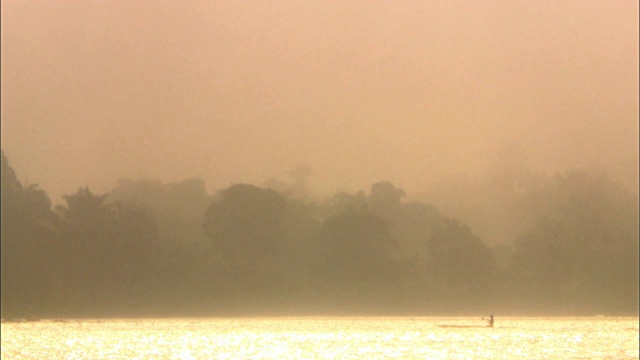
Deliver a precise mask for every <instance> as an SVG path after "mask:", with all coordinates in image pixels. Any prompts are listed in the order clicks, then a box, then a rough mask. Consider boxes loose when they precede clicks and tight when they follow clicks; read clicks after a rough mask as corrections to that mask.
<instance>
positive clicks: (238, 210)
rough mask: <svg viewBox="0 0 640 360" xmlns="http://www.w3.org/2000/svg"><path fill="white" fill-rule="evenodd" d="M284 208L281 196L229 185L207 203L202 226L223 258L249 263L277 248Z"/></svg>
mask: <svg viewBox="0 0 640 360" xmlns="http://www.w3.org/2000/svg"><path fill="white" fill-rule="evenodd" d="M286 211H287V209H286V202H285V200H284V198H283V197H282V196H281V195H280V194H278V193H277V192H275V191H273V190H268V189H262V188H259V187H257V186H253V185H245V184H239V185H233V186H231V187H229V188H227V189H225V190H223V191H221V192H220V200H219V201H216V202H214V203H212V204H211V205H210V206H209V208H208V209H207V211H206V213H205V219H204V224H203V227H204V230H205V232H206V234H207V235H208V236H209V237H210V238H211V239H212V240H213V242H214V244H215V246H216V247H217V248H218V249H220V251H221V252H222V253H223V254H224V256H225V257H226V258H227V259H229V260H231V261H233V262H235V263H251V262H255V261H258V260H261V259H264V258H265V257H267V256H270V255H273V254H274V253H275V252H276V251H277V250H278V247H279V243H280V241H281V239H282V237H283V235H284V231H285V216H286Z"/></svg>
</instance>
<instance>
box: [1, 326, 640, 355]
mask: <svg viewBox="0 0 640 360" xmlns="http://www.w3.org/2000/svg"><path fill="white" fill-rule="evenodd" d="M438 324H449V325H483V324H484V322H483V321H482V319H480V318H444V317H295V318H194V319H113V320H64V321H61V320H58V321H53V320H46V321H45V320H41V321H35V322H20V323H7V322H5V323H2V328H1V330H2V336H1V339H2V342H1V344H2V352H1V355H2V359H83V360H84V359H638V358H639V355H638V354H639V350H638V348H639V346H640V343H639V340H638V336H639V331H638V318H636V317H631V318H629V317H624V318H609V317H595V318H517V317H508V318H501V317H499V316H497V317H496V323H495V326H494V327H493V328H483V327H473V328H441V327H438V326H437V325H438Z"/></svg>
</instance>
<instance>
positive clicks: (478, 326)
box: [436, 324, 493, 328]
mask: <svg viewBox="0 0 640 360" xmlns="http://www.w3.org/2000/svg"><path fill="white" fill-rule="evenodd" d="M436 326H438V327H441V328H491V327H493V326H489V325H446V324H444V325H441V324H436Z"/></svg>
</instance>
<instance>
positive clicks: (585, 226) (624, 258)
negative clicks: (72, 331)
mask: <svg viewBox="0 0 640 360" xmlns="http://www.w3.org/2000/svg"><path fill="white" fill-rule="evenodd" d="M1 179H2V184H1V191H2V194H1V199H2V213H1V215H2V219H1V220H2V222H1V230H2V232H1V244H2V248H1V255H2V259H1V266H2V273H1V275H2V278H1V285H2V292H1V294H2V303H1V304H2V317H3V318H62V317H111V316H113V317H131V316H199V315H203V316H204V315H207V316H213V315H341V314H361V315H365V314H366V315H373V314H388V315H439V314H442V315H461V314H478V313H480V314H488V313H494V314H504V315H507V314H513V315H516V314H520V315H594V314H605V315H635V314H637V309H638V236H639V234H638V199H637V195H636V194H633V193H630V192H628V191H626V190H625V189H623V188H622V187H620V186H618V185H616V183H614V182H612V181H610V179H608V178H607V177H606V176H604V175H598V174H593V173H589V172H585V171H570V172H567V173H564V174H558V175H555V176H550V177H544V178H538V179H537V180H536V181H531V182H529V183H526V184H525V185H524V189H519V191H518V195H517V196H516V197H515V198H514V199H515V200H514V202H513V203H511V211H513V212H518V213H519V214H520V215H522V216H523V217H526V218H527V219H530V221H529V222H528V223H527V226H522V227H521V228H516V229H509V232H510V233H514V234H516V235H515V236H514V238H513V239H512V240H513V241H511V242H509V243H508V244H502V245H500V246H491V247H489V246H488V245H487V242H486V241H483V239H482V238H481V237H480V236H479V235H478V234H476V233H474V231H473V229H472V228H470V227H469V226H467V225H466V224H465V223H463V222H462V221H459V220H456V219H454V218H450V217H448V216H445V215H443V214H442V213H441V212H440V211H439V210H438V209H437V208H436V207H435V206H433V205H430V204H427V203H425V202H421V201H409V200H407V199H406V198H407V196H406V194H405V192H404V191H403V190H402V189H400V188H398V187H396V186H395V185H394V184H392V183H391V182H388V181H382V182H378V183H375V184H373V185H372V186H371V188H370V189H368V191H367V192H365V191H360V192H357V193H344V192H342V193H337V194H335V195H334V196H332V197H330V198H328V199H327V200H317V199H313V198H311V197H309V196H306V195H305V192H304V191H303V188H304V186H303V185H304V184H303V180H304V174H302V175H301V176H300V177H299V178H297V179H296V180H295V181H292V182H291V183H286V182H277V181H272V182H270V183H269V184H268V185H265V186H262V187H261V186H255V185H251V184H234V185H231V186H229V187H227V188H225V189H222V190H220V191H218V192H217V193H216V194H214V195H210V194H208V193H207V191H206V189H205V185H204V181H203V180H201V179H188V180H184V181H182V182H178V183H172V184H163V183H161V182H160V181H152V180H130V179H123V180H120V181H119V182H118V183H117V185H116V186H115V187H114V188H113V190H111V191H110V192H109V193H108V194H96V193H93V192H92V191H91V190H90V189H89V188H88V187H84V188H80V189H78V191H77V192H76V193H73V194H68V195H66V196H64V203H63V204H61V205H57V206H55V207H53V206H52V203H51V201H50V199H49V197H48V195H47V193H46V192H45V191H44V190H42V189H40V188H38V186H37V185H33V184H23V183H21V182H20V181H19V178H18V176H17V175H16V174H15V172H14V171H13V169H12V168H11V166H10V165H9V162H8V160H7V157H6V156H5V154H4V151H3V152H2V178H1ZM301 189H302V190H301ZM499 220H500V219H495V221H496V223H498V224H499V223H500V221H499Z"/></svg>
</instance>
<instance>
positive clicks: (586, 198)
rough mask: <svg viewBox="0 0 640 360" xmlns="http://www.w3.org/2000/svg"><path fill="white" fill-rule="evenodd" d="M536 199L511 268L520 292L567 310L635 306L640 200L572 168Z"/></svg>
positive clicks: (616, 309)
mask: <svg viewBox="0 0 640 360" xmlns="http://www.w3.org/2000/svg"><path fill="white" fill-rule="evenodd" d="M531 201H532V202H533V205H534V207H533V210H532V211H534V213H535V214H536V218H537V219H538V221H537V224H536V226H535V227H534V228H533V229H531V230H530V231H528V232H526V233H525V234H523V236H521V237H520V239H519V241H518V242H517V243H516V247H515V253H514V256H513V259H512V265H511V267H510V270H511V275H512V280H513V282H514V285H513V286H514V288H519V289H520V291H521V292H520V296H521V297H523V298H526V299H528V300H531V301H534V302H535V303H536V304H538V305H539V306H544V305H547V304H549V303H554V304H556V306H559V307H560V306H562V309H563V310H564V311H588V312H592V313H593V312H602V311H605V310H606V311H608V312H628V311H631V310H632V309H637V305H638V296H637V293H638V272H637V269H638V207H637V197H634V196H633V195H632V194H630V193H628V192H626V191H624V190H623V189H622V188H620V187H619V186H618V185H616V184H615V183H613V182H611V181H610V180H608V179H607V178H606V177H604V176H598V175H594V174H589V173H587V172H583V171H573V172H570V173H568V174H566V175H562V176H558V177H556V178H555V179H554V180H553V181H551V182H550V183H549V184H548V185H547V186H546V187H545V188H543V189H542V190H541V191H540V192H538V193H536V194H532V198H531ZM567 307H568V309H567Z"/></svg>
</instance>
